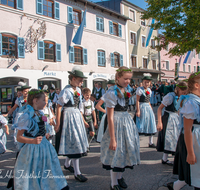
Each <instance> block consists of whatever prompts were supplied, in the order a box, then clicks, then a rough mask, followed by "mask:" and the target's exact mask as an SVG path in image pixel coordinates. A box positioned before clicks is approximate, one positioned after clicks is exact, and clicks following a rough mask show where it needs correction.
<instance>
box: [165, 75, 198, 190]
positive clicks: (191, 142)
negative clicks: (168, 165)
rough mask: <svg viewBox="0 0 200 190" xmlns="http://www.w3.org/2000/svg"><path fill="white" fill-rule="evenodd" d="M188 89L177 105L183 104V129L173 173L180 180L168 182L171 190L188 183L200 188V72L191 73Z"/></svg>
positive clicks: (196, 188)
mask: <svg viewBox="0 0 200 190" xmlns="http://www.w3.org/2000/svg"><path fill="white" fill-rule="evenodd" d="M188 91H189V94H188V95H186V96H181V97H180V100H179V102H178V105H177V107H179V105H181V104H182V108H181V109H180V125H181V127H182V131H181V134H180V136H179V139H178V143H177V147H176V153H175V159H174V168H173V174H176V175H178V180H177V181H175V182H171V183H168V184H167V187H168V189H170V190H171V189H174V190H177V189H178V190H179V189H181V188H182V187H183V186H184V185H186V184H188V185H189V186H193V187H194V189H195V190H200V72H197V73H193V74H191V75H190V77H189V79H188ZM180 103H181V104H180Z"/></svg>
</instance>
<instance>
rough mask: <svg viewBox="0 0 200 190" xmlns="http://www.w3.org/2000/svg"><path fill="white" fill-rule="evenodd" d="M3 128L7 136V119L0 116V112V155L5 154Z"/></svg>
mask: <svg viewBox="0 0 200 190" xmlns="http://www.w3.org/2000/svg"><path fill="white" fill-rule="evenodd" d="M3 127H5V128H6V134H7V135H9V127H8V121H7V119H6V118H5V117H4V116H3V115H1V112H0V154H3V153H5V152H6V141H7V139H6V134H5V132H4V130H3Z"/></svg>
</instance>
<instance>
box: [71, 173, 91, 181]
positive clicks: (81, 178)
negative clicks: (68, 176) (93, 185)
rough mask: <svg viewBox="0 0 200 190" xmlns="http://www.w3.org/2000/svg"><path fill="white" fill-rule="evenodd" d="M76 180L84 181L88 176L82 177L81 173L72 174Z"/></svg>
mask: <svg viewBox="0 0 200 190" xmlns="http://www.w3.org/2000/svg"><path fill="white" fill-rule="evenodd" d="M74 177H75V179H76V180H78V181H80V182H85V181H87V180H88V178H86V177H84V176H83V175H82V174H80V175H77V176H74Z"/></svg>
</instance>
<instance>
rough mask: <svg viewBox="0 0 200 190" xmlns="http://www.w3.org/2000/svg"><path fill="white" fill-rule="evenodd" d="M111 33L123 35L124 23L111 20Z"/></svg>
mask: <svg viewBox="0 0 200 190" xmlns="http://www.w3.org/2000/svg"><path fill="white" fill-rule="evenodd" d="M109 33H110V34H112V35H115V36H119V37H122V25H121V24H119V23H116V22H113V21H109Z"/></svg>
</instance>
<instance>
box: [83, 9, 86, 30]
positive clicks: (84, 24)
mask: <svg viewBox="0 0 200 190" xmlns="http://www.w3.org/2000/svg"><path fill="white" fill-rule="evenodd" d="M83 15H84V11H82V22H83ZM85 16H86V15H85ZM84 27H86V17H85V19H84Z"/></svg>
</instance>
